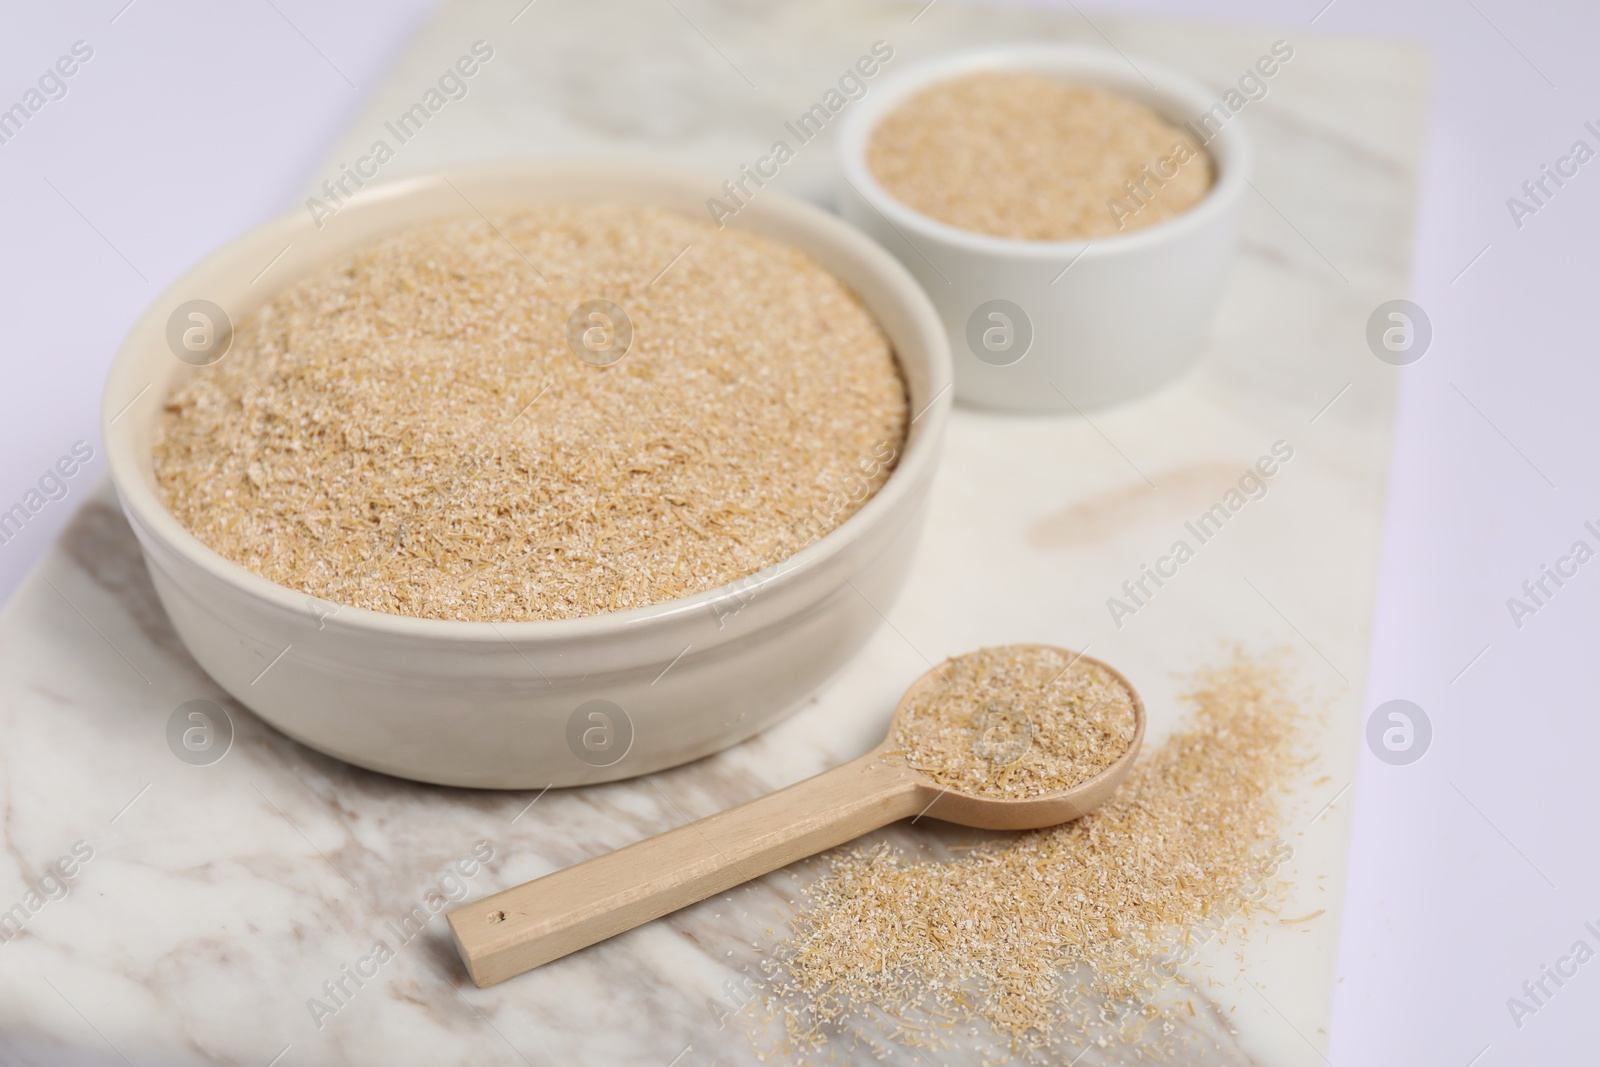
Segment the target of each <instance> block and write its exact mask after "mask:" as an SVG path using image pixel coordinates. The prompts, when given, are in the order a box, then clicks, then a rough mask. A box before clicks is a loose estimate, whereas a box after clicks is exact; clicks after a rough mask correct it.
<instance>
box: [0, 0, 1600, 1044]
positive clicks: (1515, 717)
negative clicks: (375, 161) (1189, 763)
mask: <svg viewBox="0 0 1600 1067" xmlns="http://www.w3.org/2000/svg"><path fill="white" fill-rule="evenodd" d="M541 2H544V3H559V2H572V0H541ZM663 2H665V0H663ZM684 2H685V3H689V2H690V0H684ZM941 2H949V0H941ZM124 3H125V0H107V2H105V3H93V4H89V3H84V4H49V5H47V4H31V5H28V6H26V7H22V6H21V5H17V6H13V7H11V8H10V10H8V11H6V12H5V15H4V22H5V28H4V31H3V32H0V107H3V106H8V105H9V104H10V103H11V102H12V101H13V100H15V99H20V97H21V95H22V94H23V92H24V91H26V89H27V88H28V87H29V86H31V85H33V84H34V83H35V81H36V79H37V78H38V76H39V74H40V73H42V72H43V71H44V70H45V69H46V68H47V67H48V66H50V65H51V64H52V63H54V61H55V60H56V58H57V57H58V56H60V55H62V54H64V53H66V52H67V51H68V50H69V48H70V47H71V45H72V43H73V42H74V41H77V40H83V41H86V42H87V43H88V44H89V45H90V46H91V47H93V49H94V57H93V58H92V59H91V60H90V61H89V62H87V63H86V64H84V65H83V67H82V69H81V70H80V71H79V72H78V73H77V74H76V75H75V76H74V77H73V78H72V79H71V80H70V81H69V82H68V85H69V87H70V88H69V92H68V95H67V96H66V97H65V98H63V99H61V100H57V101H53V102H51V103H49V104H48V105H47V106H46V107H45V108H44V109H43V110H42V111H41V112H40V113H39V114H37V115H35V116H34V117H33V119H32V120H31V121H30V122H29V123H28V124H27V126H26V127H25V128H24V129H23V131H22V133H21V134H19V135H18V136H16V137H15V138H14V139H12V140H11V141H10V142H8V143H6V144H0V235H3V238H0V329H3V332H0V344H3V346H4V347H3V349H0V351H3V353H4V355H3V361H4V362H3V364H0V510H3V509H4V508H7V507H9V506H10V505H11V504H12V503H14V502H16V501H18V500H20V499H22V497H23V495H24V494H25V493H26V492H27V491H28V490H29V489H30V488H31V487H33V486H34V485H35V484H36V483H37V481H38V478H39V476H40V474H41V473H43V472H44V470H45V469H46V467H47V466H49V465H50V464H52V463H53V462H54V461H55V460H56V459H57V458H58V457H60V456H62V455H64V454H66V453H67V452H68V451H69V449H70V448H71V446H72V444H73V443H74V442H75V441H78V440H85V441H88V442H90V443H91V444H92V445H93V446H94V447H95V449H96V453H97V457H96V459H95V460H94V461H93V462H92V463H91V464H90V465H89V467H88V469H87V470H86V471H85V472H84V473H81V474H79V475H77V476H76V477H75V478H74V479H73V480H72V482H71V485H72V496H70V497H69V498H68V499H67V500H65V501H61V502H59V503H52V504H50V505H49V506H48V507H46V508H45V509H44V510H43V511H42V512H40V513H39V514H38V515H37V516H36V517H35V518H34V520H33V521H32V522H31V523H30V524H29V525H28V526H27V527H26V528H25V529H24V531H23V532H22V534H21V535H20V536H18V537H17V538H15V539H14V540H12V541H11V542H10V543H8V544H5V545H0V597H4V596H8V595H9V594H10V592H11V591H12V590H13V589H14V588H15V587H16V585H17V583H18V582H19V581H20V580H21V578H22V576H23V575H24V574H25V573H26V571H27V569H28V567H29V566H31V564H32V563H33V562H34V561H35V560H36V559H37V558H38V557H39V556H40V555H41V554H42V553H43V552H44V551H45V549H46V548H47V547H48V545H49V543H50V541H51V540H52V538H53V536H54V534H55V532H56V531H57V530H58V529H59V528H60V526H61V525H62V524H63V523H64V522H65V521H66V520H67V519H68V518H69V517H70V514H71V511H72V507H73V504H74V501H75V500H76V499H77V498H79V497H81V496H82V495H83V493H84V492H85V490H86V489H87V488H88V487H89V485H90V484H91V483H92V482H93V481H94V480H96V479H98V478H99V477H100V476H101V475H102V474H103V468H104V464H103V461H102V460H101V459H100V458H99V457H98V451H99V441H98V436H97V433H96V429H95V427H96V424H97V418H98V416H97V412H98V405H99V395H100V383H101V377H102V375H103V373H104V370H105V367H106V365H107V363H108V361H109V360H110V357H111V354H112V352H113V350H114V349H115V347H116V344H117V342H118V341H119V339H120V338H121V336H122V334H123V332H124V331H125V330H126V329H127V327H128V325H129V324H130V323H131V322H132V320H133V318H134V317H135V316H136V315H137V314H138V313H139V312H140V311H141V310H142V309H143V307H144V306H145V305H146V304H147V303H148V302H149V301H150V300H151V299H152V298H153V297H154V296H155V295H156V293H157V292H159V291H160V289H161V288H162V287H164V286H165V285H166V284H167V282H168V281H169V280H171V278H172V277H173V276H175V275H176V274H177V273H178V272H179V271H180V270H182V269H183V268H185V267H187V266H188V265H190V264H191V263H193V262H194V261H195V260H196V259H198V258H199V257H200V256H202V255H203V254H204V253H206V252H208V251H209V250H211V249H212V248H213V247H215V246H216V245H218V244H220V243H222V242H223V241H225V240H226V239H228V238H229V237H231V236H233V235H234V234H236V233H238V232H240V231H241V230H244V229H246V228H248V227H250V226H252V225H254V224H255V223H257V222H259V221H261V220H263V219H265V218H267V217H269V216H271V215H273V214H276V213H277V212H279V211H281V210H283V209H284V208H285V207H287V206H288V205H289V204H290V203H291V202H292V201H293V200H294V198H295V193H296V192H297V191H298V190H299V189H300V188H301V187H302V186H303V184H304V183H305V180H306V177H307V175H308V174H309V173H310V172H311V169H312V168H313V167H314V166H315V165H316V164H317V163H318V162H320V160H321V159H322V158H323V155H324V153H325V151H326V150H327V149H328V147H329V146H330V145H331V143H332V142H333V140H334V138H335V137H336V135H337V134H338V132H339V131H340V130H341V129H342V128H343V126H344V125H345V124H346V123H347V122H348V121H349V120H350V119H351V117H352V116H353V115H354V113H355V111H356V109H357V108H358V106H359V104H360V102H361V101H362V99H363V97H364V94H365V92H366V91H367V90H369V89H371V88H372V87H373V86H374V85H375V84H376V82H377V81H378V79H379V78H380V77H381V76H382V73H383V71H384V69H385V67H386V66H387V64H388V63H389V62H390V60H391V59H392V58H393V57H394V55H395V54H396V53H397V52H398V51H399V50H400V49H402V48H403V47H404V45H405V42H406V41H407V39H408V37H409V36H410V35H411V34H412V33H413V32H414V31H415V30H416V29H417V28H418V26H419V25H420V24H421V22H422V20H423V19H425V18H426V16H427V12H428V9H429V8H430V6H431V4H430V3H428V2H426V0H388V2H382V3H380V2H379V0H343V2H341V3H338V4H329V3H318V2H315V0H270V2H269V0H250V2H244V0H241V2H230V3H227V4H220V3H204V2H201V0H183V2H174V0H136V2H135V3H133V4H131V5H129V6H127V7H126V8H124ZM1325 4H1326V0H1293V2H1284V0H1278V2H1272V3H1269V2H1267V0H1204V2H1201V3H1196V2H1194V0H1190V2H1187V3H1179V2H1177V0H1169V2H1166V3H1160V2H1144V3H1112V4H1109V5H1103V6H1111V7H1115V8H1118V9H1125V10H1128V11H1143V12H1160V13H1168V14H1171V15H1173V16H1176V17H1180V18H1189V19H1192V18H1196V17H1201V15H1200V13H1201V12H1203V15H1204V17H1207V18H1214V19H1219V20H1222V19H1226V20H1229V21H1247V22H1255V23H1262V24H1268V25H1272V26H1281V27H1283V31H1282V35H1283V36H1286V37H1289V38H1291V39H1293V38H1294V37H1295V36H1296V35H1308V34H1312V33H1318V32H1336V33H1352V32H1353V33H1378V34H1385V35H1391V36H1402V37H1408V38H1411V39H1414V40H1418V41H1421V42H1422V43H1424V44H1425V45H1426V46H1427V47H1428V49H1429V50H1430V51H1431V53H1432V55H1433V58H1434V75H1435V86H1436V97H1435V101H1434V114H1433V122H1432V128H1431V140H1430V143H1429V146H1428V151H1427V171H1426V174H1425V175H1424V185H1423V191H1422V206H1421V212H1420V215H1419V220H1420V221H1419V227H1418V232H1417V234H1416V257H1415V261H1414V262H1415V267H1414V271H1413V278H1414V283H1413V287H1412V291H1411V293H1410V294H1400V293H1396V294H1394V295H1396V296H1401V295H1410V296H1411V298H1412V299H1414V300H1416V301H1417V302H1418V303H1420V304H1421V305H1422V306H1423V307H1424V308H1425V309H1426V311H1427V313H1428V315H1429V316H1430V317H1431V319H1432V322H1433V326H1434V331H1435V336H1434V341H1433V345H1432V348H1431V350H1430V351H1429V352H1428V354H1427V355H1426V356H1425V358H1423V360H1422V361H1421V362H1420V363H1417V364H1415V365H1414V366H1412V367H1409V368H1407V369H1406V370H1405V371H1404V372H1403V373H1402V374H1401V402H1400V409H1399V420H1398V425H1397V427H1396V443H1395V458H1394V469H1393V482H1392V486H1391V493H1390V506H1389V525H1388V530H1387V534H1386V543H1385V556H1384V565H1383V576H1382V581H1381V588H1380V594H1379V610H1378V618H1377V625H1376V644H1375V647H1374V649H1373V656H1372V680H1371V688H1370V691H1369V693H1368V706H1369V708H1370V707H1376V706H1377V705H1378V704H1379V703H1382V702H1383V701H1385V700H1388V699H1391V698H1397V697H1402V698H1406V699H1409V700H1412V701H1415V702H1416V703H1418V704H1419V705H1421V706H1422V707H1423V708H1424V709H1425V710H1426V712H1427V713H1428V715H1429V716H1430V718H1431V720H1432V723H1433V728H1434V738H1433V743H1432V747H1431V749H1430V750H1429V752H1428V753H1427V755H1426V756H1425V757H1424V758H1423V759H1422V760H1421V761H1420V762H1418V763H1415V764H1413V765H1410V766H1404V767H1392V766H1388V765H1385V764H1383V763H1380V762H1378V761H1377V760H1376V759H1373V758H1371V757H1367V758H1366V759H1365V761H1364V763H1363V766H1362V770H1361V776H1360V779H1359V782H1358V784H1357V786H1356V788H1355V790H1354V791H1353V793H1352V794H1351V795H1350V796H1349V797H1347V798H1346V801H1345V802H1353V803H1354V804H1355V805H1356V830H1355V842H1354V851H1353V859H1352V866H1351V873H1350V884H1349V894H1350V901H1349V910H1348V913H1347V918H1346V925H1345V930H1344V944H1343V952H1342V959H1341V964H1340V974H1341V984H1340V986H1339V996H1338V1002H1337V1007H1336V1012H1335V1021H1334V1034H1333V1048H1332V1052H1331V1060H1332V1062H1333V1063H1335V1064H1340V1065H1367V1064H1383V1063H1405V1064H1416V1065H1423V1064H1441V1065H1445V1067H1467V1065H1468V1064H1470V1063H1476V1064H1480V1065H1483V1067H1492V1065H1498V1064H1523V1063H1541V1064H1566V1063H1580V1062H1582V1063H1592V1062H1594V1061H1595V1060H1596V1058H1597V1057H1596V1053H1595V1051H1594V1049H1593V1043H1594V1038H1593V1035H1592V1026H1590V1025H1588V1024H1589V1022H1590V1020H1591V1019H1592V1018H1593V1016H1594V1014H1595V1011H1596V1009H1597V1008H1600V959H1597V960H1595V961H1593V962H1590V963H1588V964H1587V965H1586V966H1584V967H1582V968H1581V969H1580V970H1579V971H1578V973H1577V975H1576V976H1575V977H1573V978H1570V979H1567V980H1566V981H1565V985H1564V986H1561V987H1559V988H1558V987H1557V986H1555V985H1554V984H1553V983H1549V982H1548V981H1547V984H1546V989H1547V990H1548V991H1549V992H1550V993H1551V994H1552V995H1551V996H1550V997H1549V998H1545V997H1544V996H1543V995H1542V994H1541V1000H1543V1001H1544V1003H1543V1005H1542V1006H1538V1010H1537V1012H1536V1013H1535V1014H1532V1015H1528V1016H1526V1017H1524V1018H1523V1019H1522V1020H1521V1024H1522V1025H1521V1026H1520V1027H1519V1026H1518V1025H1517V1024H1516V1023H1515V1022H1514V1021H1513V1018H1512V1015H1511V1013H1510V1011H1509V1009H1508V1006H1507V998H1509V997H1512V996H1519V997H1525V994H1523V993H1522V989H1521V987H1522V984H1523V983H1524V981H1527V980H1535V981H1536V980H1537V979H1538V978H1539V971H1540V968H1541V966H1542V965H1546V964H1554V963H1555V961H1556V959H1557V957H1559V956H1562V955H1563V954H1565V953H1566V952H1568V951H1569V949H1570V948H1571V946H1572V944H1573V943H1574V942H1575V941H1577V940H1578V939H1580V938H1582V939H1584V940H1586V941H1587V942H1588V943H1589V944H1590V946H1591V947H1593V948H1595V949H1597V950H1600V937H1597V936H1596V935H1594V934H1590V933H1588V932H1587V931H1586V930H1585V929H1584V923H1585V921H1594V923H1595V925H1596V929H1597V930H1600V863H1597V861H1596V853H1597V852H1600V839H1597V837H1596V835H1595V833H1594V819H1595V815H1596V809H1597V805H1596V803H1595V801H1594V799H1593V796H1594V791H1593V787H1592V783H1593V782H1594V781H1595V780H1596V778H1597V777H1600V726H1597V725H1596V722H1595V716H1594V709H1595V705H1596V700H1595V694H1596V693H1597V691H1600V685H1597V684H1596V683H1597V682H1600V678H1597V674H1600V670H1597V667H1596V663H1597V662H1600V657H1597V656H1596V655H1595V652H1596V648H1595V645H1596V641H1595V638H1596V637H1597V636H1600V560H1597V561H1595V562H1592V563H1590V564H1589V565H1588V566H1586V567H1584V568H1582V569H1581V570H1580V572H1579V574H1578V576H1577V577H1576V578H1573V579H1571V580H1569V581H1568V582H1567V583H1566V585H1565V586H1563V587H1562V588H1560V589H1559V590H1557V591H1556V595H1555V596H1554V597H1552V598H1550V599H1549V601H1548V603H1547V604H1545V605H1544V606H1542V607H1541V608H1540V609H1539V610H1538V612H1537V613H1536V614H1535V615H1533V616H1530V617H1528V618H1525V619H1523V620H1522V622H1523V625H1522V626H1521V627H1520V628H1519V627H1518V626H1517V625H1516V624H1515V622H1514V621H1513V619H1512V617H1511V614H1510V612H1509V611H1508V608H1507V604H1506V600H1507V598H1508V597H1511V596H1514V595H1520V593H1519V590H1520V587H1521V585H1522V583H1523V581H1524V580H1525V579H1529V578H1534V577H1537V576H1538V575H1539V572H1540V567H1541V564H1547V563H1553V562H1554V561H1555V559H1556V557H1557V556H1559V555H1561V554H1563V553H1565V552H1566V551H1567V550H1568V548H1569V546H1570V545H1571V544H1572V542H1573V541H1575V540H1577V539H1579V538H1583V539H1585V540H1587V541H1588V542H1589V543H1590V545H1591V547H1596V548H1600V538H1597V537H1596V536H1595V535H1592V534H1589V533H1587V531H1585V530H1584V528H1583V523H1584V522H1585V521H1586V520H1595V522H1596V525H1597V527H1600V494H1597V493H1596V488H1597V486H1600V478H1597V477H1596V475H1595V473H1594V464H1593V456H1594V455H1595V453H1596V448H1597V445H1600V430H1597V428H1596V426H1595V420H1594V418H1593V413H1594V403H1593V398H1594V396H1595V389H1596V385H1597V384H1600V382H1597V380H1600V366H1597V364H1596V361H1595V359H1594V355H1595V352H1596V348H1597V345H1596V340H1595V335H1596V333H1597V328H1596V323H1595V321H1594V320H1595V312H1596V309H1597V307H1600V300H1597V299H1596V295H1597V294H1596V291H1595V290H1596V285H1595V282H1596V272H1595V270H1594V268H1593V266H1592V262H1593V241H1594V238H1595V236H1596V235H1597V234H1600V227H1597V225H1596V224H1597V222H1600V159H1597V160H1596V161H1594V162H1591V163H1590V164H1588V165H1587V166H1586V167H1584V168H1583V169H1582V170H1581V171H1580V173H1579V174H1578V176H1577V177H1575V178H1572V179H1570V180H1568V181H1567V184H1566V185H1565V187H1564V188H1561V189H1560V190H1558V191H1557V192H1556V194H1555V195H1554V196H1553V197H1551V198H1549V200H1548V202H1547V203H1546V204H1545V205H1544V206H1543V207H1541V208H1540V209H1539V211H1538V212H1537V214H1535V215H1533V216H1530V217H1527V218H1524V219H1523V220H1522V223H1523V224H1522V226H1521V227H1520V228H1519V227H1518V226H1517V225H1515V223H1514V222H1513V220H1512V217H1511V215H1510V212H1509V211H1508V209H1507V206H1506V200H1507V198H1508V197H1510V196H1513V195H1520V193H1519V187H1520V186H1521V184H1522V183H1523V182H1524V181H1526V180H1529V179H1532V178H1537V177H1539V175H1540V167H1541V164H1553V163H1554V162H1555V160H1556V159H1557V157H1559V156H1561V155H1564V154H1566V153H1567V152H1568V151H1569V150H1570V147H1571V145H1572V143H1573V142H1574V141H1575V140H1577V139H1580V138H1582V139H1584V140H1586V141H1588V142H1589V145H1590V147H1591V148H1595V149H1600V135H1596V134H1594V133H1590V132H1588V131H1587V130H1585V129H1584V126H1583V124H1584V122H1585V121H1586V120H1592V121H1594V122H1595V125H1596V128H1597V130H1600V93H1597V91H1596V90H1597V88H1600V68H1597V64H1596V63H1595V60H1594V49H1595V47H1596V43H1597V40H1600V9H1596V8H1594V7H1592V6H1585V7H1580V6H1579V5H1578V4H1577V3H1572V4H1570V5H1567V6H1560V5H1545V6H1540V7H1537V8H1529V7H1526V6H1523V5H1519V4H1517V3H1515V2H1514V0H1408V2H1407V3H1405V4H1403V5H1397V4H1396V3H1394V2H1392V0H1334V2H1333V3H1332V4H1331V5H1326V6H1325ZM1067 6H1070V0H1068V5H1067ZM1313 19H1314V20H1315V22H1314V24H1313ZM1360 343H1361V340H1360V339H1359V338H1352V344H1360ZM1528 1003H1529V1004H1530V1005H1532V1004H1533V1003H1534V1002H1533V1001H1531V1000H1530V1001H1528Z"/></svg>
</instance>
